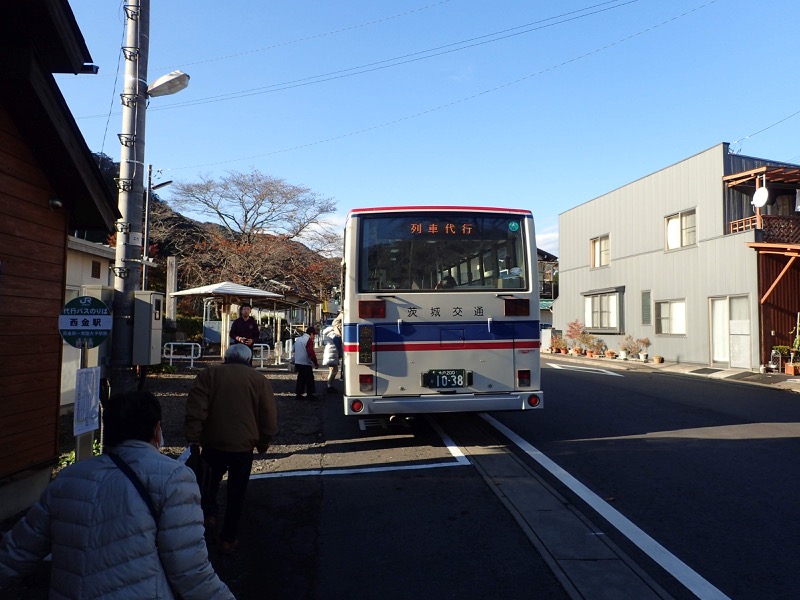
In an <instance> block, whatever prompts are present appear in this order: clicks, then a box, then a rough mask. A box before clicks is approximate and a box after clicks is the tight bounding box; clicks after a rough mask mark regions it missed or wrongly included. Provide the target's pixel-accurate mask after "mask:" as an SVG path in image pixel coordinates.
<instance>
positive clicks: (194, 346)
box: [161, 342, 203, 368]
mask: <svg viewBox="0 0 800 600" xmlns="http://www.w3.org/2000/svg"><path fill="white" fill-rule="evenodd" d="M185 348H188V350H189V354H186V353H185V351H182V352H180V353H176V352H175V350H176V349H185ZM202 355H203V347H202V346H201V345H200V344H198V343H196V342H167V343H166V344H164V348H163V350H162V352H161V357H162V358H168V359H169V364H170V366H172V361H173V360H188V361H190V362H189V366H190V367H192V368H193V367H194V361H195V359H197V358H200V357H201V356H202Z"/></svg>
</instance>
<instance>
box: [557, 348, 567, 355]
mask: <svg viewBox="0 0 800 600" xmlns="http://www.w3.org/2000/svg"><path fill="white" fill-rule="evenodd" d="M558 351H559V352H560V353H561V354H566V353H567V352H569V350H567V349H566V348H559V349H558Z"/></svg>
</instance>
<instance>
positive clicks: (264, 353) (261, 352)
mask: <svg viewBox="0 0 800 600" xmlns="http://www.w3.org/2000/svg"><path fill="white" fill-rule="evenodd" d="M271 356H272V350H270V349H269V344H253V363H255V362H256V361H259V362H260V363H261V364H260V366H259V367H258V368H259V369H263V368H264V361H269V359H270V357H271Z"/></svg>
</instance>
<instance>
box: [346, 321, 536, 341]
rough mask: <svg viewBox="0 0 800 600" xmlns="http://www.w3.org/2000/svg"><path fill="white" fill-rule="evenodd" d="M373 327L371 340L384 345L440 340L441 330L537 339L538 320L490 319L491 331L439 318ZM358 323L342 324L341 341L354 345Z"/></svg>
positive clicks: (483, 337) (471, 336)
mask: <svg viewBox="0 0 800 600" xmlns="http://www.w3.org/2000/svg"><path fill="white" fill-rule="evenodd" d="M373 325H374V326H375V338H374V342H375V343H377V344H385V343H392V342H395V343H397V342H439V341H441V340H442V331H443V330H449V331H452V330H454V329H458V330H463V332H464V339H466V340H469V341H491V340H513V339H522V340H538V339H539V337H540V335H539V321H492V324H491V331H489V325H488V323H487V321H441V322H436V323H429V322H427V323H415V322H413V321H402V323H401V324H400V332H399V333H398V331H397V323H396V322H394V323H392V322H388V323H387V322H383V323H373ZM357 330H358V325H357V324H356V323H345V325H344V332H343V333H344V343H345V344H355V343H356V342H357V341H358V335H357V333H358V331H357Z"/></svg>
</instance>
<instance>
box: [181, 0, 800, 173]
mask: <svg viewBox="0 0 800 600" xmlns="http://www.w3.org/2000/svg"><path fill="white" fill-rule="evenodd" d="M716 2H717V0H710V1H709V2H705V3H704V4H701V5H699V6H696V7H695V8H693V9H690V10H688V11H686V12H683V13H681V14H679V15H676V16H674V17H671V18H669V19H667V20H665V21H662V22H660V23H657V24H656V25H652V26H651V27H648V28H646V29H642V30H640V31H638V32H636V33H633V34H631V35H628V36H626V37H623V38H620V39H618V40H616V41H614V42H611V43H609V44H606V45H605V46H602V47H600V48H596V49H594V50H590V51H589V52H585V53H584V54H580V55H578V56H575V57H573V58H570V59H568V60H565V61H563V62H561V63H558V64H556V65H552V66H550V67H547V68H545V69H542V70H540V71H537V72H536V73H531V74H529V75H525V76H524V77H520V78H518V79H515V80H513V81H508V82H506V83H503V84H501V85H498V86H495V87H493V88H489V89H486V90H483V91H481V92H478V93H476V94H472V95H470V96H466V97H464V98H459V99H458V100H453V101H452V102H448V103H446V104H441V105H439V106H436V107H434V108H429V109H427V110H423V111H420V112H417V113H414V114H411V115H406V116H404V117H400V118H398V119H394V120H392V121H387V122H385V123H381V124H379V125H373V126H371V127H365V128H363V129H359V130H356V131H351V132H349V133H344V134H342V135H337V136H333V137H329V138H326V139H322V140H317V141H314V142H308V143H307V144H300V145H297V146H292V147H289V148H283V149H281V150H273V151H272V152H265V153H263V154H255V155H252V156H245V157H241V158H233V159H229V160H222V161H217V162H213V163H204V164H199V165H190V166H186V167H173V168H171V169H168V170H170V171H181V170H184V169H197V168H203V167H213V166H217V165H224V164H230V163H234V162H241V161H245V160H252V159H254V158H263V157H265V156H274V155H275V154H283V153H285V152H292V151H294V150H300V149H303V148H309V147H311V146H317V145H320V144H326V143H329V142H334V141H337V140H341V139H344V138H348V137H352V136H354V135H360V134H362V133H367V132H369V131H374V130H376V129H382V128H384V127H389V126H391V125H396V124H397V123H402V122H404V121H408V120H411V119H416V118H418V117H421V116H424V115H428V114H430V113H433V112H437V111H439V110H443V109H445V108H449V107H451V106H455V105H457V104H462V103H464V102H467V101H469V100H474V99H476V98H480V97H481V96H485V95H487V94H491V93H493V92H497V91H499V90H502V89H504V88H507V87H510V86H512V85H516V84H518V83H521V82H523V81H526V80H528V79H532V78H534V77H538V76H540V75H544V74H545V73H548V72H550V71H554V70H556V69H559V68H561V67H564V66H566V65H569V64H572V63H574V62H577V61H579V60H582V59H584V58H588V57H590V56H593V55H595V54H599V53H601V52H603V51H605V50H608V49H610V48H613V47H615V46H618V45H620V44H623V43H625V42H628V41H630V40H633V39H635V38H637V37H639V36H642V35H644V34H646V33H649V32H651V31H654V30H656V29H659V28H661V27H664V26H665V25H669V24H670V23H672V22H674V21H677V20H678V19H681V18H683V17H686V16H688V15H690V14H693V13H695V12H697V11H699V10H702V9H703V8H706V7H707V6H710V5H712V4H715V3H716ZM784 120H785V119H784Z"/></svg>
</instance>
